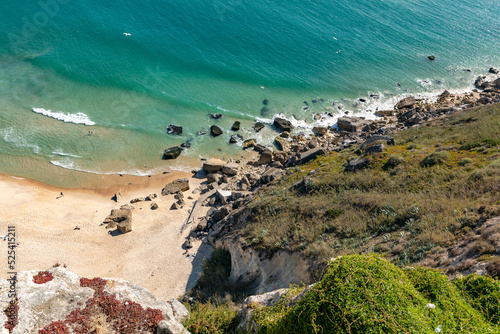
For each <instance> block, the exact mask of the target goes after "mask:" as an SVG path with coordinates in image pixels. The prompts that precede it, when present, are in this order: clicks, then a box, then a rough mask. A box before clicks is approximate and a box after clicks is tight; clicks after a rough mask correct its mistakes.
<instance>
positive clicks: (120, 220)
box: [104, 208, 132, 234]
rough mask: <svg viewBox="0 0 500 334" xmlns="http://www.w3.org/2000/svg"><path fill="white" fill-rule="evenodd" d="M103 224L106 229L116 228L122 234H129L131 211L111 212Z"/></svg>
mask: <svg viewBox="0 0 500 334" xmlns="http://www.w3.org/2000/svg"><path fill="white" fill-rule="evenodd" d="M104 223H105V224H108V226H107V228H112V227H117V228H118V230H119V231H120V232H121V233H123V234H125V233H128V232H131V231H132V209H128V208H123V209H121V208H120V209H117V210H111V214H110V215H109V216H107V217H106V219H104Z"/></svg>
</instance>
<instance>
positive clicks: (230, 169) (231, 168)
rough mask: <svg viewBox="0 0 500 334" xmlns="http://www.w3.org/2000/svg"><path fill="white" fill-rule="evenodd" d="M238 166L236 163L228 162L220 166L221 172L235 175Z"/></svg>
mask: <svg viewBox="0 0 500 334" xmlns="http://www.w3.org/2000/svg"><path fill="white" fill-rule="evenodd" d="M239 167H240V166H239V165H238V164H237V163H234V162H230V163H228V164H226V165H225V166H224V167H222V173H224V174H226V175H230V176H233V175H236V174H238V168H239Z"/></svg>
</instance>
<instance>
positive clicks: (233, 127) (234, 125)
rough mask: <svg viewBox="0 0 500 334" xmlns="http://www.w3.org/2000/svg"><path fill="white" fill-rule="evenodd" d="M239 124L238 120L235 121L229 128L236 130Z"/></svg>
mask: <svg viewBox="0 0 500 334" xmlns="http://www.w3.org/2000/svg"><path fill="white" fill-rule="evenodd" d="M240 126H241V122H240V121H235V122H234V123H233V126H232V127H231V130H233V131H238V130H239V129H240Z"/></svg>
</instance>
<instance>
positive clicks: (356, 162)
mask: <svg viewBox="0 0 500 334" xmlns="http://www.w3.org/2000/svg"><path fill="white" fill-rule="evenodd" d="M369 162H370V160H368V159H364V158H361V157H359V158H356V159H353V160H351V161H349V162H348V163H347V170H348V171H351V172H354V171H356V170H359V169H363V168H365V167H367V166H368V164H369Z"/></svg>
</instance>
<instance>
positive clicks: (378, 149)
mask: <svg viewBox="0 0 500 334" xmlns="http://www.w3.org/2000/svg"><path fill="white" fill-rule="evenodd" d="M382 152H384V144H378V145H372V146H368V147H367V148H366V154H377V153H382Z"/></svg>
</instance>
